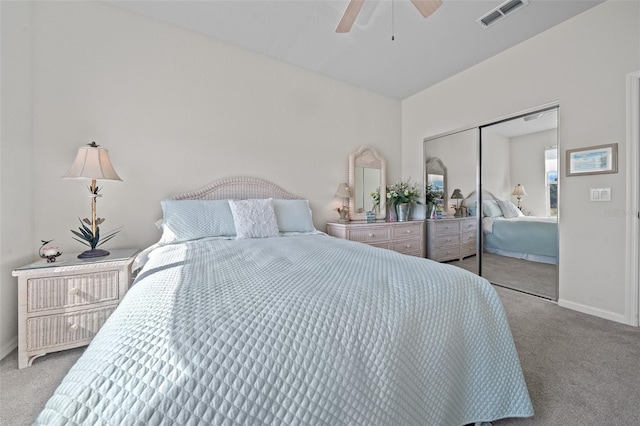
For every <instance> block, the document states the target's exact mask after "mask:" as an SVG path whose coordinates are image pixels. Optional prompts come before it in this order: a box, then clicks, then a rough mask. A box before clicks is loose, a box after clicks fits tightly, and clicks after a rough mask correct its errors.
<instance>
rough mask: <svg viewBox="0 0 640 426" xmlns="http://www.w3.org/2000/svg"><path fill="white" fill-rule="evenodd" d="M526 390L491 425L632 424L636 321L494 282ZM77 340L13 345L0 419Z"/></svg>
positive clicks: (638, 339) (16, 411)
mask: <svg viewBox="0 0 640 426" xmlns="http://www.w3.org/2000/svg"><path fill="white" fill-rule="evenodd" d="M496 291H497V293H498V294H499V296H500V298H501V299H502V301H503V304H504V307H505V311H506V313H507V318H508V320H509V325H510V326H511V330H512V333H513V337H514V341H515V344H516V348H517V350H518V354H519V356H520V361H521V364H522V369H523V372H524V376H525V380H526V382H527V386H528V388H529V394H530V396H531V400H532V402H533V406H534V409H535V416H534V417H532V418H530V419H506V420H499V421H496V422H493V425H494V426H511V425H515V426H526V425H554V426H555V425H563V426H565V425H568V426H572V425H581V426H589V425H598V426H607V425H611V426H614V425H615V426H618V425H625V426H626V425H639V424H640V403H639V402H638V401H639V399H638V395H640V328H636V327H630V326H625V325H622V324H618V323H615V322H611V321H607V320H604V319H601V318H597V317H593V316H590V315H586V314H582V313H580V312H576V311H571V310H568V309H565V308H561V307H559V306H558V305H556V304H555V303H553V302H550V301H547V300H544V299H541V298H539V297H534V296H530V295H528V294H524V293H520V292H517V291H513V290H509V289H505V288H500V287H496ZM83 351H84V349H83V348H79V349H73V350H70V351H65V352H59V353H55V354H49V355H46V356H44V357H42V358H39V359H37V360H36V361H35V362H34V365H33V366H32V367H30V368H27V369H24V370H18V369H17V366H18V361H17V352H16V351H14V352H12V353H11V354H10V355H9V356H7V357H6V358H5V359H3V360H2V361H0V425H11V426H14V425H15V426H19V425H29V424H31V423H32V422H33V419H34V418H35V416H36V415H37V414H38V413H39V412H40V410H41V409H42V407H43V406H44V404H45V402H46V400H47V399H48V398H49V397H50V396H51V394H52V393H53V391H54V390H55V388H56V386H57V385H58V383H60V381H61V380H62V377H63V376H64V375H65V373H66V372H67V371H68V369H69V368H70V367H71V365H73V363H74V362H75V361H76V359H78V357H79V356H80V355H81V354H82V352H83Z"/></svg>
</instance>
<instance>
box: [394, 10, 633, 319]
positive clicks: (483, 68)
mask: <svg viewBox="0 0 640 426" xmlns="http://www.w3.org/2000/svg"><path fill="white" fill-rule="evenodd" d="M639 18H640V3H639V2H636V1H634V2H631V1H609V2H606V3H603V4H601V5H598V6H596V7H594V8H592V9H590V10H588V11H586V12H584V13H582V14H580V15H578V16H577V17H575V18H573V19H571V20H568V21H566V22H564V23H562V24H560V25H558V26H556V27H554V28H551V29H549V30H547V31H546V32H544V33H542V34H540V35H538V36H537V37H534V38H532V39H529V40H527V41H525V42H523V43H521V44H519V45H517V46H515V47H513V48H511V49H509V50H507V51H505V52H503V53H501V54H499V55H497V56H494V57H493V58H491V59H489V60H487V61H484V62H482V63H480V64H478V65H476V66H474V67H472V68H470V69H467V70H465V71H463V72H461V73H460V74H458V75H456V76H454V77H451V78H449V79H447V80H445V81H443V82H442V83H440V84H438V85H435V86H433V87H431V88H429V89H427V90H425V91H423V92H420V93H418V94H416V95H414V96H412V97H410V98H407V99H405V100H404V101H403V102H402V122H403V124H402V133H403V137H402V139H403V141H402V147H403V149H402V159H403V161H402V166H403V171H404V173H405V174H412V175H414V176H417V175H419V173H420V170H422V161H421V158H422V156H421V155H420V154H421V151H422V140H423V139H424V138H425V137H429V136H432V135H436V134H441V133H445V132H446V131H449V130H453V129H459V128H463V127H465V126H471V125H474V124H480V123H490V122H493V121H494V120H495V119H497V118H501V117H505V116H507V115H509V114H512V113H514V112H518V111H523V110H527V109H530V108H533V107H536V106H539V105H543V104H548V103H550V102H554V101H558V102H559V104H560V114H559V146H560V150H561V159H560V160H561V164H562V161H564V152H565V150H567V149H571V148H577V147H585V146H592V145H600V144H605V143H611V142H618V144H619V149H620V161H619V173H617V174H609V175H599V176H580V177H564V176H563V175H562V174H563V172H562V171H561V176H560V197H561V198H560V294H559V298H560V300H559V303H560V304H561V305H563V306H567V307H571V308H574V309H578V310H582V311H586V312H589V313H592V314H596V315H599V316H602V317H605V318H609V319H613V320H616V321H621V322H622V321H624V320H625V308H626V304H625V273H624V271H625V263H624V262H625V232H626V229H625V228H626V225H625V221H626V218H625V217H611V216H610V215H606V211H610V210H611V209H615V210H618V211H625V209H626V199H625V192H626V187H625V186H626V173H627V170H626V162H625V155H626V152H627V146H626V141H625V134H626V127H625V116H626V111H625V99H626V94H625V89H626V87H625V85H626V75H627V74H628V73H631V72H634V71H637V70H638V69H640V25H638V22H639ZM498 25H499V24H498ZM489 31H490V29H489ZM425 117H428V119H425ZM591 187H595V188H602V187H610V188H612V194H613V196H612V201H611V203H590V202H589V201H588V200H589V188H591Z"/></svg>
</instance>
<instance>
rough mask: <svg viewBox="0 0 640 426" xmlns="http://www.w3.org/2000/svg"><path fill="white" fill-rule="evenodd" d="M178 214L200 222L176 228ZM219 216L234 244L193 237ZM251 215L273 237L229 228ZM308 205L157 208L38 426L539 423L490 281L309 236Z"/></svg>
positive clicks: (270, 199)
mask: <svg viewBox="0 0 640 426" xmlns="http://www.w3.org/2000/svg"><path fill="white" fill-rule="evenodd" d="M253 198H256V199H261V200H259V201H260V202H257V201H256V202H255V203H254V201H255V200H245V199H253ZM226 200H244V201H246V203H244V204H242V203H241V202H240V201H235V202H233V201H226ZM180 201H189V202H192V203H191V204H193V206H195V207H194V208H195V210H196V212H195V214H194V212H191V214H192V216H191V217H188V218H186V219H185V217H184V216H189V214H190V213H189V211H187V210H188V209H187V210H184V208H183V207H182V206H183V204H181V203H180ZM216 201H218V203H216ZM224 203H226V205H228V206H232V215H233V221H234V225H235V226H236V229H235V231H236V235H235V236H229V235H215V236H210V235H205V236H202V235H198V232H201V231H199V230H202V229H208V231H207V232H205V234H207V233H216V232H217V233H225V232H227V233H229V232H231V229H230V227H229V226H226V225H224V224H222V223H223V222H225V220H228V218H227V219H224V218H223V216H224V215H223V214H221V213H220V211H221V209H223V207H224ZM252 203H254V204H255V205H253V207H252V208H253V212H252V213H251V212H250V213H249V214H248V216H244V218H245V219H247V217H249V218H250V217H254V218H255V217H256V214H257V216H259V217H260V220H255V221H252V220H248V219H247V221H248V222H252V223H250V224H249V225H248V227H249V228H251V227H255V226H254V225H255V224H256V223H257V222H260V223H263V222H264V223H267V222H269V221H272V220H273V218H272V216H271V214H270V213H269V212H270V210H269V207H268V205H271V206H272V208H273V211H274V214H275V215H276V216H277V217H276V221H277V223H278V225H277V226H278V231H279V232H278V235H277V236H276V235H273V236H272V237H264V238H257V237H255V236H254V237H251V236H250V237H247V235H252V234H251V232H249V233H248V234H247V232H246V230H244V229H241V228H242V227H240V228H239V227H238V226H237V225H239V223H238V221H239V220H240V219H242V217H243V216H242V215H241V214H236V213H238V212H237V210H242V208H244V207H242V208H239V207H238V206H246V205H250V204H252ZM305 203H306V204H305ZM187 204H189V203H187ZM276 204H279V205H280V207H279V208H276ZM305 205H306V206H307V207H306V209H307V210H308V203H307V202H306V200H301V199H300V198H299V197H297V196H295V195H293V194H289V193H288V192H287V191H285V190H283V189H281V188H278V187H276V186H275V185H273V184H271V183H269V182H266V181H263V180H260V179H254V178H230V179H223V180H222V181H218V182H216V183H214V184H212V185H208V186H206V187H203V188H201V189H200V190H198V191H194V192H190V193H187V194H183V195H181V196H177V197H174V199H173V200H169V201H168V202H167V203H164V202H163V211H164V222H163V227H164V231H165V232H163V236H162V238H161V239H160V241H159V242H158V244H156V245H154V246H152V247H150V248H149V249H147V250H145V251H144V252H143V254H142V255H141V258H140V259H139V261H140V264H141V265H143V266H142V268H141V270H140V272H139V274H138V276H137V278H136V280H135V282H134V284H133V286H132V288H131V289H130V290H129V292H128V293H127V294H126V295H125V297H124V299H123V301H122V302H121V304H120V305H119V307H118V308H117V309H116V311H115V312H114V313H113V314H112V315H111V316H110V317H109V319H108V320H107V322H106V323H105V325H104V326H103V328H102V329H101V330H100V331H99V332H98V334H97V335H96V336H95V338H94V339H93V341H92V342H91V344H90V345H89V347H88V348H87V350H86V351H85V353H84V354H83V355H82V356H81V358H80V359H79V360H78V362H77V363H76V364H75V365H74V366H73V367H72V368H71V370H70V371H69V373H68V374H67V376H66V377H65V378H64V380H63V381H62V383H61V384H60V386H59V387H58V389H57V390H56V391H55V394H54V395H53V396H52V397H51V398H50V400H49V401H48V402H47V404H46V407H45V408H44V410H43V411H42V412H41V413H40V415H39V416H38V418H37V419H36V424H47V425H63V424H64V425H68V424H114V425H116V424H117V425H121V424H125V425H134V424H145V425H146V424H154V425H191V424H193V425H195V424H216V425H218V424H219V425H227V424H229V425H231V424H246V425H258V424H277V425H282V424H286V425H344V424H349V425H399V424H407V425H409V424H415V425H436V424H437V425H463V424H470V423H476V422H486V421H492V420H495V419H500V418H505V417H529V416H532V415H533V409H532V406H531V402H530V399H529V396H528V392H527V388H526V385H525V382H524V379H523V375H522V370H521V367H520V364H519V360H518V356H517V353H516V350H515V347H514V343H513V339H512V336H511V332H510V330H509V327H508V324H507V321H506V318H505V314H504V311H503V307H502V305H501V303H500V300H499V299H498V296H497V294H496V293H495V291H494V290H493V288H492V287H491V285H490V284H489V283H488V282H487V281H486V280H485V279H483V278H480V277H478V276H476V275H473V274H471V273H469V272H467V271H464V270H462V269H459V268H456V267H453V266H450V265H445V264H440V263H436V262H433V261H430V260H428V259H420V258H416V257H413V256H406V255H402V254H399V253H396V252H393V251H390V250H385V249H380V248H376V247H372V246H368V245H365V244H361V243H357V242H352V241H348V240H343V239H337V238H333V237H330V236H328V235H326V234H324V233H322V232H318V231H316V230H315V228H314V229H310V228H309V219H310V211H309V213H308V215H309V217H307V212H306V211H305V207H304V206H305ZM172 206H173V207H172ZM193 206H192V207H193ZM212 206H217V207H215V208H214V207H212ZM256 206H258V207H256ZM282 206H285V207H286V208H282ZM202 208H204V209H210V210H211V209H214V210H215V209H216V208H217V209H218V210H217V212H216V213H215V214H213V215H210V216H208V217H209V218H212V217H217V219H216V220H203V218H202V215H203V214H204V215H208V214H210V212H208V211H205V210H198V209H202ZM172 209H173V210H172ZM180 209H183V210H180ZM261 209H262V210H261ZM249 210H251V209H249ZM256 211H258V212H262V213H256ZM176 212H178V213H179V214H177V213H176ZM225 212H226V211H225ZM264 212H267V213H264ZM225 214H226V213H225ZM224 217H226V216H224ZM176 221H177V222H176ZM254 222H255V223H254ZM175 223H178V225H176V226H174V225H175ZM227 225H228V224H227ZM180 226H182V227H183V229H179V228H180ZM261 226H262V225H260V226H258V227H261ZM168 228H171V230H172V231H173V233H171V232H168ZM311 228H313V227H311ZM185 229H187V230H188V232H184V231H185ZM254 231H255V230H254ZM263 231H264V230H262V231H259V232H263ZM255 232H258V231H255ZM190 233H191V234H190Z"/></svg>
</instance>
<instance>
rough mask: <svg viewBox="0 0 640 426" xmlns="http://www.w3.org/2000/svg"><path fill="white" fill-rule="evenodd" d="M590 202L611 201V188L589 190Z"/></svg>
mask: <svg viewBox="0 0 640 426" xmlns="http://www.w3.org/2000/svg"><path fill="white" fill-rule="evenodd" d="M589 201H611V188H591V189H589Z"/></svg>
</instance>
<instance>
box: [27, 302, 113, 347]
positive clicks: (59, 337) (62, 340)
mask: <svg viewBox="0 0 640 426" xmlns="http://www.w3.org/2000/svg"><path fill="white" fill-rule="evenodd" d="M116 306H117V305H111V306H105V307H103V308H98V309H88V310H86V311H79V312H75V313H70V314H60V315H45V316H41V317H32V318H29V319H28V320H27V350H28V351H33V350H38V349H43V348H49V347H53V346H62V345H67V344H69V343H74V342H80V341H83V340H86V341H88V340H91V339H92V338H93V336H95V334H96V333H97V332H98V330H100V327H102V325H103V324H104V323H105V321H106V320H107V318H109V315H111V313H112V312H113V311H115V309H116Z"/></svg>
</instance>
